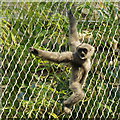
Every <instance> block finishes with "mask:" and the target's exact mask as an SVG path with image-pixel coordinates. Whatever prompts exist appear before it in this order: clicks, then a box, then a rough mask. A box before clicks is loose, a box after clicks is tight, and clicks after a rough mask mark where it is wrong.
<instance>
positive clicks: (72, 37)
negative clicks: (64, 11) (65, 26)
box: [68, 10, 80, 51]
mask: <svg viewBox="0 0 120 120" xmlns="http://www.w3.org/2000/svg"><path fill="white" fill-rule="evenodd" d="M68 17H69V23H70V28H69V42H70V46H71V49H72V51H75V48H76V47H77V46H78V45H79V44H80V41H79V35H78V31H77V22H76V18H75V17H74V16H73V14H72V12H71V10H70V11H68Z"/></svg>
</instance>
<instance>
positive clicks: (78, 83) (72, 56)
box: [30, 11, 94, 114]
mask: <svg viewBox="0 0 120 120" xmlns="http://www.w3.org/2000/svg"><path fill="white" fill-rule="evenodd" d="M68 17H69V23H70V28H69V30H70V32H69V42H70V47H71V52H69V51H67V52H61V53H59V52H50V51H45V50H38V49H35V48H33V47H31V48H30V52H31V53H32V54H34V55H36V56H39V57H40V58H44V59H46V60H49V61H53V62H56V63H63V62H64V63H70V64H71V67H72V77H71V79H70V83H69V84H70V85H69V86H70V89H71V90H72V91H73V94H72V95H71V96H70V97H69V98H68V99H67V100H65V101H64V102H63V104H64V111H65V112H66V113H68V114H70V113H71V107H72V106H73V105H74V104H76V103H78V102H79V101H80V100H82V99H83V98H84V91H83V90H82V87H83V86H85V82H86V79H87V76H88V72H89V71H90V69H91V62H90V59H91V56H92V55H93V53H94V47H93V46H91V45H90V44H87V43H80V41H79V36H78V32H77V22H76V19H75V17H74V16H73V14H72V12H71V11H69V12H68Z"/></svg>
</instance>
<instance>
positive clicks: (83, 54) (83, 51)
mask: <svg viewBox="0 0 120 120" xmlns="http://www.w3.org/2000/svg"><path fill="white" fill-rule="evenodd" d="M77 52H78V54H79V57H80V58H81V59H84V58H85V57H86V55H87V53H88V50H87V49H86V48H79V49H78V50H77Z"/></svg>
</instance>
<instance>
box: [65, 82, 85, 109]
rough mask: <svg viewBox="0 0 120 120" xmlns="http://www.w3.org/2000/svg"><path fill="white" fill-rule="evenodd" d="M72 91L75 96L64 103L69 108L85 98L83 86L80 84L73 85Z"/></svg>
mask: <svg viewBox="0 0 120 120" xmlns="http://www.w3.org/2000/svg"><path fill="white" fill-rule="evenodd" d="M70 89H71V90H72V91H73V94H72V95H71V96H70V97H69V98H68V99H67V100H66V101H64V104H65V106H66V107H69V108H70V107H71V106H73V105H74V104H75V103H77V102H79V100H81V99H83V97H84V91H83V90H82V86H81V84H80V83H79V82H73V83H71V85H70Z"/></svg>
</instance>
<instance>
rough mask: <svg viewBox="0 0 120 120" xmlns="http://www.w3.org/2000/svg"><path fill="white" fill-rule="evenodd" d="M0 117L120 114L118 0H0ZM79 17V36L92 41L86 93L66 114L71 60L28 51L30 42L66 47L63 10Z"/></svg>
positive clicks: (66, 24) (51, 48) (78, 118)
mask: <svg viewBox="0 0 120 120" xmlns="http://www.w3.org/2000/svg"><path fill="white" fill-rule="evenodd" d="M0 6H1V7H0V8H1V16H0V18H1V19H0V26H1V30H0V33H1V34H0V35H1V38H0V39H1V41H0V48H1V61H0V63H1V64H0V65H1V80H0V85H1V87H0V108H1V109H0V117H1V118H3V119H6V118H20V119H22V118H32V119H34V118H38V119H47V120H48V119H60V120H61V119H65V118H67V119H71V118H72V119H74V120H83V119H85V118H92V119H93V118H94V119H97V118H99V119H100V118H101V119H102V118H105V119H110V118H111V119H115V120H119V119H120V46H119V45H120V41H119V33H120V29H119V19H120V4H119V2H88V1H87V2H85V1H84V2H79V1H78V2H74V1H73V2H65V1H63V2H39V1H37V2H31V1H30V2H16V1H13V2H10V1H8V2H6V1H4V0H2V1H1V2H0ZM68 9H72V11H73V13H74V15H75V16H76V19H77V20H78V31H79V37H80V40H81V41H82V42H85V43H89V44H91V45H93V46H94V47H95V54H94V55H93V57H92V68H91V71H90V72H89V75H88V78H87V81H86V86H85V88H84V91H85V98H84V99H83V100H81V101H80V102H79V103H78V104H76V105H75V106H74V107H73V108H72V114H69V115H67V114H65V113H64V111H63V106H64V105H63V101H64V100H65V99H67V98H68V97H69V96H70V94H71V90H70V89H69V87H68V86H69V80H70V76H71V67H70V65H69V64H57V63H52V62H49V61H46V60H43V59H39V58H37V57H35V56H34V55H32V54H30V52H29V48H30V47H31V46H34V47H35V48H38V49H43V50H48V51H56V52H63V51H69V45H68V36H69V22H68V16H67V10H68Z"/></svg>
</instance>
